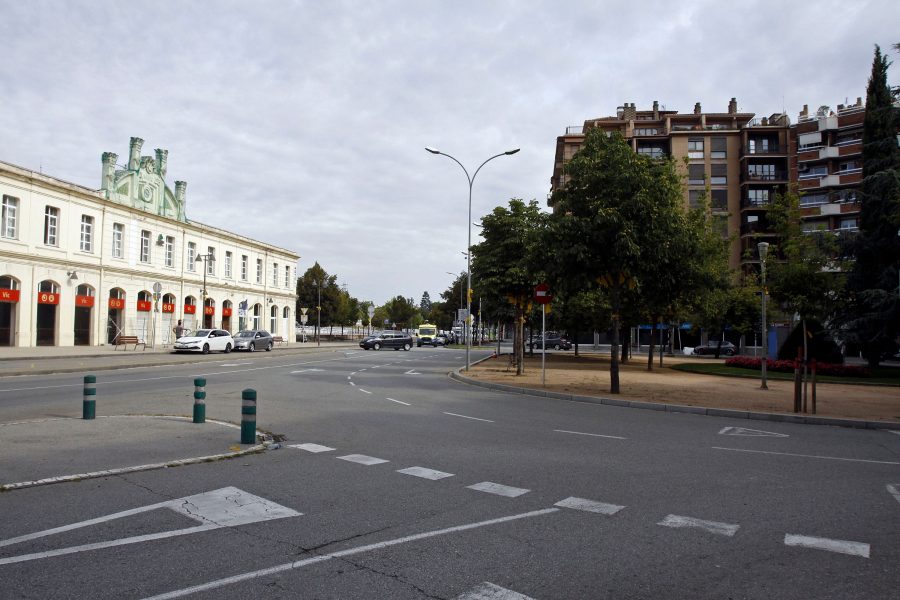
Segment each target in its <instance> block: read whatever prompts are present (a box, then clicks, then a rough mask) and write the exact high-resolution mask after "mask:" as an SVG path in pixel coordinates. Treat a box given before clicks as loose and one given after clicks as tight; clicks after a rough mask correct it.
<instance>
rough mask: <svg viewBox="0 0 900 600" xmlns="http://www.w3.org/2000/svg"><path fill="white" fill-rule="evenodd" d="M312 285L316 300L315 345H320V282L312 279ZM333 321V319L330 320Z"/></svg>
mask: <svg viewBox="0 0 900 600" xmlns="http://www.w3.org/2000/svg"><path fill="white" fill-rule="evenodd" d="M313 286H314V287H315V288H316V293H317V296H316V297H317V298H318V300H317V301H316V346H317V347H319V348H321V347H322V284H321V283H319V282H318V281H313ZM332 322H333V321H332Z"/></svg>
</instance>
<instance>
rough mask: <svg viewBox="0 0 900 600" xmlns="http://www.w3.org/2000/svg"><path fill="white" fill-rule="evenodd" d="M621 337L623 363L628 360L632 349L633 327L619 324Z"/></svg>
mask: <svg viewBox="0 0 900 600" xmlns="http://www.w3.org/2000/svg"><path fill="white" fill-rule="evenodd" d="M619 330H620V331H619V339H620V340H622V342H621V344H622V346H621V348H622V349H621V358H620V360H621V361H622V362H623V363H627V362H628V355H629V352H630V350H631V328H630V327H624V326H622V325H621V324H619Z"/></svg>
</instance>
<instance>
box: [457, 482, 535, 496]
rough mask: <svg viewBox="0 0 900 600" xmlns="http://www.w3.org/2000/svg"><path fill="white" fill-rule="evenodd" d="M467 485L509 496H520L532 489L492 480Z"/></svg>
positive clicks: (470, 487) (471, 488) (471, 487)
mask: <svg viewBox="0 0 900 600" xmlns="http://www.w3.org/2000/svg"><path fill="white" fill-rule="evenodd" d="M466 487H467V488H469V489H470V490H475V491H478V492H487V493H488V494H496V495H498V496H506V497H507V498H518V497H519V496H521V495H522V494H527V493H528V492H530V491H531V490H526V489H525V488H517V487H511V486H508V485H502V484H499V483H493V482H491V481H482V482H481V483H476V484H475V485H467V486H466Z"/></svg>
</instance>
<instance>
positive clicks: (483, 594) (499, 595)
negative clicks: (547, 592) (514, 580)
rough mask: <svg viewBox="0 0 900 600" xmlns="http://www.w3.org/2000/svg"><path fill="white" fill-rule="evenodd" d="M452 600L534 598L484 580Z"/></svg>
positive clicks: (531, 599) (524, 599)
mask: <svg viewBox="0 0 900 600" xmlns="http://www.w3.org/2000/svg"><path fill="white" fill-rule="evenodd" d="M453 600H534V598H532V597H531V596H526V595H524V594H520V593H518V592H514V591H512V590H508V589H506V588H502V587H500V586H499V585H494V584H493V583H491V582H490V581H485V582H484V583H482V584H479V585H476V586H475V587H473V588H472V589H471V590H469V591H468V592H464V593H462V594H460V595H459V596H457V597H456V598H454V599H453Z"/></svg>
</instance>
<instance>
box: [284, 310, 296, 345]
mask: <svg viewBox="0 0 900 600" xmlns="http://www.w3.org/2000/svg"><path fill="white" fill-rule="evenodd" d="M281 328H282V331H283V332H284V333H282V336H283V337H284V339H286V340H289V341H291V342H293V341H294V339H295V337H296V334H295V333H294V328H293V324H292V323H291V309H290V307H289V306H285V307H284V311H283V314H282V320H281Z"/></svg>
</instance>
